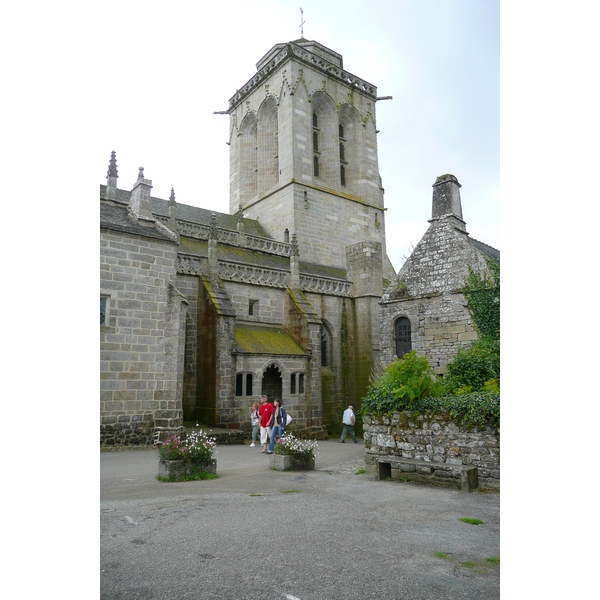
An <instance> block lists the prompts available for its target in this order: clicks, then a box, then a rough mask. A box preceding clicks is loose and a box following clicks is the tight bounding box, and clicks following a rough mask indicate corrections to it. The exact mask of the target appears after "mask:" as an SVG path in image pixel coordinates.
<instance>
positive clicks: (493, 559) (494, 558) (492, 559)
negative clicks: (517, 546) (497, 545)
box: [487, 556, 500, 565]
mask: <svg viewBox="0 0 600 600" xmlns="http://www.w3.org/2000/svg"><path fill="white" fill-rule="evenodd" d="M487 561H488V562H491V563H492V564H494V565H499V564H500V559H499V558H498V557H497V556H490V557H488V559H487Z"/></svg>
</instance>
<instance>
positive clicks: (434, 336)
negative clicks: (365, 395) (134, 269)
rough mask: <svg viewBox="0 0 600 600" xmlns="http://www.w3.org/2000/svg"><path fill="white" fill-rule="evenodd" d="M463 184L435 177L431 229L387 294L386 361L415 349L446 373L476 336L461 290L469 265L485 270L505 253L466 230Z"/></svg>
mask: <svg viewBox="0 0 600 600" xmlns="http://www.w3.org/2000/svg"><path fill="white" fill-rule="evenodd" d="M460 188H461V185H460V183H458V179H456V177H455V176H454V175H450V174H446V175H441V176H440V177H438V178H437V179H436V181H435V183H434V184H433V199H432V206H431V219H430V220H429V228H428V229H427V231H426V232H425V235H424V236H423V237H422V239H421V240H420V242H419V243H418V244H417V245H416V247H415V248H414V250H413V252H412V253H411V255H410V256H409V257H408V259H407V260H406V262H405V263H404V265H403V266H402V268H401V269H400V271H398V275H397V276H396V278H395V279H394V281H393V282H392V283H391V284H390V286H389V287H388V289H387V290H386V291H385V294H384V295H383V298H382V300H381V304H380V321H379V326H380V332H379V333H380V339H381V347H380V355H379V358H380V361H381V364H382V365H383V366H384V365H386V364H389V363H390V362H392V361H393V360H395V358H396V357H400V358H401V357H402V356H404V354H406V352H408V351H410V350H413V349H414V350H415V351H416V352H417V354H419V355H420V356H425V357H426V358H427V360H428V362H429V364H430V366H431V368H432V370H433V372H434V373H436V374H437V375H443V374H444V372H445V370H446V365H447V364H448V361H449V360H450V359H452V358H453V357H454V355H455V354H456V352H457V351H458V349H459V348H460V347H461V346H467V345H469V344H470V343H472V342H473V341H475V340H476V339H477V331H476V330H475V327H474V326H473V323H472V321H471V316H470V314H469V310H468V306H467V301H466V299H465V297H464V295H463V293H462V291H461V289H462V287H463V284H464V281H465V279H466V278H467V276H468V275H469V266H470V267H471V268H472V269H473V271H475V272H478V273H484V272H485V271H486V270H487V268H488V263H487V261H488V260H491V261H494V262H495V263H497V264H499V263H500V252H499V251H498V250H496V249H495V248H492V247H491V246H488V245H487V244H484V243H483V242H480V241H478V240H476V239H473V238H472V237H471V236H470V235H469V233H468V232H467V229H466V223H465V221H464V220H463V214H462V205H461V201H460Z"/></svg>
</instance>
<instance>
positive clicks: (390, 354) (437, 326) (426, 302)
mask: <svg viewBox="0 0 600 600" xmlns="http://www.w3.org/2000/svg"><path fill="white" fill-rule="evenodd" d="M400 317H406V318H408V320H409V321H410V325H411V344H412V349H413V350H415V351H416V352H417V354H418V355H419V356H425V357H426V358H427V360H428V362H429V364H430V366H431V368H432V370H433V372H434V373H436V374H438V375H439V374H443V373H444V372H445V371H446V365H447V364H448V362H450V360H452V358H454V356H455V355H456V353H457V352H458V350H459V348H461V347H464V346H468V345H470V344H471V343H472V342H473V341H475V340H476V339H477V332H476V330H475V328H474V326H473V323H472V319H471V315H470V314H469V310H468V308H467V302H466V300H465V297H464V296H463V295H462V294H460V293H450V292H448V293H445V294H440V295H437V296H433V297H429V298H418V299H409V300H397V301H395V302H387V303H383V302H382V303H381V304H380V306H379V339H380V348H381V361H382V363H383V364H385V365H388V364H390V363H391V362H393V361H394V360H395V357H396V341H395V337H394V325H395V323H396V321H397V320H398V319H399V318H400Z"/></svg>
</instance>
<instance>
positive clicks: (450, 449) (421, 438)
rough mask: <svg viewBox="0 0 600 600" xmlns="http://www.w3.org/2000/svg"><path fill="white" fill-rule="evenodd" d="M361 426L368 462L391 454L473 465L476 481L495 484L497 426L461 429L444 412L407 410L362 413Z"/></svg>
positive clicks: (497, 480) (497, 444)
mask: <svg viewBox="0 0 600 600" xmlns="http://www.w3.org/2000/svg"><path fill="white" fill-rule="evenodd" d="M363 428H364V438H365V448H366V450H367V459H368V460H367V462H369V463H371V462H372V461H373V459H374V458H376V457H377V456H381V455H391V456H398V457H401V458H408V459H412V460H420V461H423V462H424V463H428V464H432V465H433V464H436V463H442V464H449V465H470V466H474V467H477V469H478V475H479V481H480V485H481V483H482V482H483V484H484V485H492V486H497V485H499V482H500V430H499V429H495V428H493V427H486V428H485V430H482V431H477V430H476V429H465V428H463V427H459V426H458V425H456V424H455V423H454V422H453V421H452V420H451V419H450V417H446V416H444V415H435V416H432V415H418V414H417V415H415V414H413V413H411V412H400V413H393V414H392V415H386V416H381V417H377V416H375V415H365V417H364V421H363Z"/></svg>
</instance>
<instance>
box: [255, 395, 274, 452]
mask: <svg viewBox="0 0 600 600" xmlns="http://www.w3.org/2000/svg"><path fill="white" fill-rule="evenodd" d="M258 414H259V415H260V443H261V444H262V445H263V449H262V450H261V452H262V453H263V454H266V452H267V437H271V426H272V424H273V405H272V404H271V403H270V402H269V401H268V399H267V397H266V396H261V397H260V407H259V409H258Z"/></svg>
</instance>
